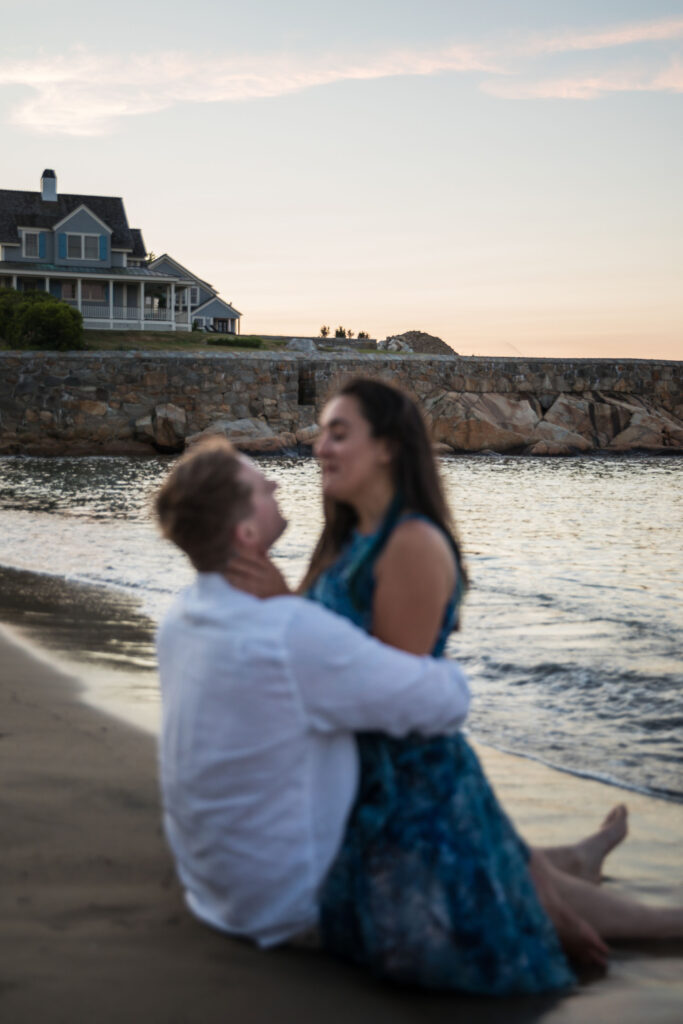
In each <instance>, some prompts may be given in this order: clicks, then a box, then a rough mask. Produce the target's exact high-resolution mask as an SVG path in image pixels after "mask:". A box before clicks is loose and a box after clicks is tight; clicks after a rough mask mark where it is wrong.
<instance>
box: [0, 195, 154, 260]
mask: <svg viewBox="0 0 683 1024" xmlns="http://www.w3.org/2000/svg"><path fill="white" fill-rule="evenodd" d="M79 206H87V207H88V209H89V210H92V212H93V213H94V214H95V216H96V217H99V219H100V220H101V221H103V222H104V223H105V224H107V225H108V227H110V228H111V231H112V236H111V244H112V246H113V247H114V248H115V249H125V250H127V251H132V250H133V244H134V243H133V236H132V234H131V230H130V228H129V227H128V219H127V217H126V211H125V209H124V206H123V199H119V198H118V196H81V195H68V194H66V193H62V194H61V195H58V196H57V199H56V200H54V201H51V202H45V201H44V200H43V198H42V195H41V193H40V192H20V191H18V190H15V189H9V188H2V189H0V242H2V243H4V244H9V245H11V244H12V243H14V244H17V243H18V242H19V241H20V239H19V233H18V231H17V228H19V227H22V228H48V229H52V228H53V227H54V225H55V224H58V223H59V222H60V221H61V220H64V218H65V217H67V216H68V215H69V214H70V213H73V212H74V210H77V209H78V207H79Z"/></svg>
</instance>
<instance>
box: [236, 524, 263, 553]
mask: <svg viewBox="0 0 683 1024" xmlns="http://www.w3.org/2000/svg"><path fill="white" fill-rule="evenodd" d="M234 539H235V546H236V547H241V548H254V547H256V545H257V544H258V531H257V529H256V527H255V526H254V524H253V523H252V521H251V519H242V520H241V521H240V522H239V523H238V524H237V525H236V527H235V533H234Z"/></svg>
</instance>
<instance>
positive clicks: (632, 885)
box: [0, 632, 683, 1024]
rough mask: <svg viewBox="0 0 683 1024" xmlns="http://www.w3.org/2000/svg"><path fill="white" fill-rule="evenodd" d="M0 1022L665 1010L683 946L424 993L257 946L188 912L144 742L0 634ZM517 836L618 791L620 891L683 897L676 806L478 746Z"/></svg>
mask: <svg viewBox="0 0 683 1024" xmlns="http://www.w3.org/2000/svg"><path fill="white" fill-rule="evenodd" d="M0 666H1V668H0V778H1V779H2V789H1V790H0V794H1V797H0V799H1V801H2V806H1V808H0V810H1V814H2V818H1V820H2V837H3V838H2V843H1V844H0V873H1V877H2V886H1V889H0V908H1V909H0V948H1V949H2V955H1V956H0V1018H1V1019H2V1020H3V1021H5V1020H6V1021H8V1022H12V1024H24V1022H26V1024H29V1022H30V1024H36V1022H41V1024H52V1022H58V1021H59V1022H62V1021H63V1022H69V1024H73V1022H80V1021H85V1020H94V1021H97V1022H98V1024H108V1022H119V1021H131V1020H132V1021H135V1022H137V1021H144V1022H145V1024H157V1022H163V1024H193V1022H197V1024H212V1022H214V1021H216V1022H217V1021H221V1022H236V1024H251V1022H253V1024H260V1022H266V1021H268V1022H273V1021H274V1022H278V1024H279V1022H284V1024H288V1022H290V1021H291V1022H295V1021H296V1022H303V1024H306V1022H309V1021H310V1022H318V1021H321V1020H324V1021H325V1022H326V1024H336V1022H342V1021H343V1022H345V1024H347V1022H348V1020H349V1018H353V1019H354V1020H356V1021H358V1022H364V1021H368V1022H373V1024H385V1022H387V1024H388V1022H390V1021H391V1022H392V1024H402V1022H408V1021H410V1022H412V1021H418V1020H419V1021H420V1022H426V1024H431V1022H436V1021H439V1022H441V1021H444V1022H446V1021H449V1022H450V1021H453V1020H460V1021H464V1022H467V1024H470V1022H473V1024H477V1022H493V1021H501V1022H502V1021H505V1022H506V1024H507V1022H511V1024H518V1022H519V1024H522V1022H536V1021H539V1022H540V1021H543V1024H565V1022H566V1024H574V1022H576V1024H578V1022H579V1021H580V1022H593V1021H596V1022H597V1021H600V1022H611V1021H618V1022H619V1024H643V1022H647V1024H660V1022H661V1024H674V1022H679V1021H680V1020H681V1019H683V981H682V980H681V977H682V976H683V943H667V944H661V945H659V946H658V945H655V944H649V945H648V944H634V945H631V946H628V947H621V948H618V949H615V950H614V953H613V956H612V960H611V965H610V969H609V973H608V975H607V977H605V978H602V979H599V980H594V981H590V982H588V983H586V984H583V985H582V986H581V987H580V988H579V989H578V990H577V992H576V993H575V994H573V995H571V996H569V997H565V998H563V999H560V1000H557V999H544V998H542V999H539V998H535V999H530V998H518V999H505V1000H493V999H481V998H471V997H462V996H455V995H431V994H425V993H421V992H417V991H414V990H399V989H396V988H391V987H388V986H386V985H383V984H380V983H378V982H376V981H375V980H373V979H372V978H371V977H369V976H367V975H365V974H364V973H363V972H361V971H359V970H356V969H355V968H352V967H349V966H346V965H344V964H340V963H337V962H335V961H333V960H332V959H330V958H328V957H327V956H326V955H324V954H322V953H314V952H307V951H303V950H295V949H281V950H277V951H273V952H269V953H267V954H265V953H261V952H259V951H258V950H256V949H253V948H252V947H250V946H249V945H247V944H244V943H240V942H237V941H233V940H231V939H229V938H226V937H224V936H223V935H221V934H219V933H216V932H212V931H210V930H209V929H207V928H205V927H203V926H202V925H200V924H198V923H197V922H195V921H194V920H193V919H192V918H191V917H190V916H189V914H188V913H187V912H186V911H185V909H184V906H183V902H182V897H181V894H180V891H179V888H178V885H177V883H176V881H175V877H174V873H173V867H172V863H171V860H170V857H169V854H168V852H167V850H166V848H165V845H164V842H163V838H162V834H161V828H160V815H159V799H158V790H157V782H156V751H155V743H154V740H153V738H152V737H151V736H150V735H149V734H147V733H144V732H142V731H137V730H136V729H134V728H132V727H130V726H128V725H126V724H124V723H123V722H122V721H120V720H119V719H115V718H110V717H108V716H107V715H105V714H104V713H102V712H100V711H97V710H95V709H93V708H92V707H89V706H87V705H86V704H85V703H84V702H83V701H82V700H80V698H79V685H78V683H77V681H75V680H74V679H73V678H70V677H68V676H66V675H64V674H63V673H62V672H60V670H59V669H58V668H57V667H56V666H55V665H54V664H53V663H52V662H51V661H50V660H49V659H46V656H45V655H44V654H42V655H41V654H39V653H38V652H36V651H32V650H30V649H28V648H27V647H26V646H24V645H22V644H19V643H17V642H16V639H15V638H14V637H12V636H11V635H10V634H9V633H6V632H0ZM480 753H481V754H482V757H483V759H484V762H485V765H486V768H487V770H488V772H489V775H490V777H491V778H492V779H493V781H494V783H495V785H496V788H497V789H498V792H499V794H500V796H501V798H502V800H503V803H504V804H505V805H506V807H507V808H508V809H509V810H510V811H511V812H512V815H513V817H514V818H515V820H516V821H517V822H518V824H519V825H520V827H521V829H522V831H523V832H524V834H525V835H526V837H527V838H529V839H531V840H532V841H534V842H544V843H559V842H564V841H566V840H567V839H569V838H571V837H573V836H577V835H578V834H580V833H584V832H586V831H588V830H589V829H591V828H593V827H594V825H595V824H596V823H597V822H598V821H600V820H601V819H602V817H603V816H604V814H605V813H606V811H607V810H608V809H609V808H610V807H611V806H612V805H613V804H614V803H615V802H617V801H619V800H622V799H624V798H625V799H626V800H627V802H628V804H629V806H630V808H631V835H630V837H629V839H628V840H627V842H626V843H625V844H624V846H623V847H622V848H621V849H620V850H619V851H617V853H616V854H615V855H613V856H612V858H610V861H609V862H608V867H609V871H610V876H611V878H612V881H610V882H608V883H607V884H610V885H614V886H617V887H618V888H619V889H620V890H622V891H627V892H631V893H634V894H639V895H642V896H645V897H647V898H648V899H650V900H652V901H655V902H658V903H667V902H673V901H676V902H681V903H683V871H682V870H681V869H682V866H683V865H682V860H683V856H682V854H681V851H682V850H683V806H682V805H679V804H671V803H665V802H662V801H658V800H653V799H650V798H647V797H641V796H639V795H636V794H627V793H624V792H623V791H621V790H618V789H614V788H612V787H608V786H604V785H602V784H599V783H595V782H591V781H585V780H582V779H577V778H575V777H574V776H571V775H568V774H565V773H561V772H555V771H552V770H550V769H548V768H545V767H543V766H542V765H540V764H537V763H535V762H532V761H528V760H525V759H523V758H518V757H512V756H509V755H505V754H500V753H497V752H496V751H492V750H490V749H487V748H482V749H481V750H480Z"/></svg>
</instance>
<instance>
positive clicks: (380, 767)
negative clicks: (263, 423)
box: [235, 380, 683, 994]
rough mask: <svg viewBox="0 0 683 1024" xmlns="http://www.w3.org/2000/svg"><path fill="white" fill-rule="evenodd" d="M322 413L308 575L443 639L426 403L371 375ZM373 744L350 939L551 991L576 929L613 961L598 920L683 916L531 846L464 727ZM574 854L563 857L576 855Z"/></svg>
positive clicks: (392, 970)
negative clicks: (319, 480)
mask: <svg viewBox="0 0 683 1024" xmlns="http://www.w3.org/2000/svg"><path fill="white" fill-rule="evenodd" d="M321 428H322V429H321V434H320V437H319V440H318V442H317V445H316V453H317V455H318V458H319V460H320V463H321V468H322V477H323V494H324V498H325V527H324V530H323V533H322V535H321V538H320V540H319V542H318V545H317V547H316V550H315V552H314V555H313V558H312V561H311V565H310V568H309V571H308V573H307V575H306V578H305V580H304V582H303V585H302V586H303V588H304V589H305V590H306V591H307V592H308V594H309V596H310V597H311V598H312V599H314V600H318V601H320V602H321V603H323V604H325V605H326V606H327V607H329V608H332V609H333V610H334V611H337V612H338V613H340V614H343V615H346V616H347V617H348V618H350V619H351V620H352V621H354V622H356V623H357V624H358V625H361V626H363V627H364V628H365V629H367V630H369V631H371V632H372V633H374V634H375V635H376V636H377V637H378V638H379V639H381V640H383V641H384V642H386V643H389V644H393V645H394V646H397V647H401V648H403V649H405V650H409V651H413V652H415V653H428V652H431V653H433V654H434V655H440V654H441V653H442V652H443V648H444V645H445V641H446V638H447V636H448V633H449V632H450V630H451V629H452V628H453V626H454V624H455V622H456V619H457V609H458V603H459V600H460V597H461V595H462V591H463V589H464V573H463V569H462V565H461V559H460V554H459V549H458V545H457V542H456V540H455V537H454V533H453V530H452V527H451V524H450V521H449V516H448V512H447V508H446V505H445V502H444V499H443V496H442V493H441V487H440V483H439V479H438V474H437V471H436V467H435V464H434V460H433V456H432V453H431V446H430V444H429V439H428V435H427V432H426V429H425V427H424V424H423V421H422V419H421V417H420V414H419V412H418V410H417V408H416V407H415V405H414V404H413V403H412V402H411V401H410V400H409V399H408V398H407V397H406V396H404V395H403V394H401V392H399V391H397V390H396V389H394V388H391V387H389V386H388V385H385V384H381V383H378V382H375V381H366V380H359V381H354V382H352V383H351V384H350V385H348V386H347V387H345V388H343V389H342V391H341V392H340V393H339V394H338V395H337V396H336V397H335V398H334V399H332V401H331V402H329V403H328V405H327V406H326V408H325V410H324V412H323V415H322V419H321ZM235 570H236V572H237V573H241V578H240V585H242V586H244V582H245V576H244V574H245V573H246V574H247V575H249V573H250V572H252V573H254V572H255V573H256V575H258V571H257V570H256V569H254V567H253V566H252V567H249V566H248V565H245V564H242V565H241V566H238V565H236V566H235ZM252 583H253V587H254V589H255V590H256V591H259V592H261V593H263V592H264V591H263V583H262V582H261V583H257V582H255V578H254V577H253V576H252ZM274 589H278V590H279V591H280V592H281V589H282V588H281V587H276V588H274ZM358 745H359V751H360V757H361V781H360V787H359V794H358V798H357V801H356V804H355V807H354V810H353V812H352V815H351V819H350V821H349V825H348V828H347V832H346V837H345V841H344V844H343V847H342V850H341V851H340V853H339V856H338V858H337V860H336V862H335V865H334V867H333V869H332V871H331V872H330V875H329V877H328V880H327V882H326V885H325V888H324V891H323V893H322V896H321V907H322V913H321V925H322V931H323V937H324V941H325V943H326V945H327V946H328V947H329V948H330V949H332V950H334V951H335V952H337V953H340V954H342V955H345V956H349V957H351V958H353V959H355V960H358V961H360V962H362V963H365V964H368V965H369V966H371V967H373V968H374V969H375V970H376V971H377V972H378V973H380V974H382V975H385V976H387V977H391V978H394V979H397V980H401V981H409V982H417V983H419V984H423V985H426V986H430V987H445V988H456V989H462V990H467V991H472V992H485V993H491V994H507V993H511V992H540V991H550V990H553V989H561V988H564V987H566V986H567V985H569V984H571V982H572V980H573V976H572V974H571V972H570V970H569V968H568V965H567V962H566V960H565V958H564V955H563V953H562V950H561V948H560V944H559V942H558V938H557V936H558V934H559V935H560V936H561V938H562V941H563V944H564V945H565V948H567V949H568V951H569V952H570V953H572V954H574V955H576V956H577V957H578V958H580V957H581V956H583V958H584V959H588V960H591V961H593V962H597V963H602V962H604V960H605V957H606V947H605V946H604V944H603V943H602V941H601V939H600V938H599V935H598V934H597V933H601V934H603V935H605V936H606V937H622V936H627V935H629V936H634V935H655V934H656V935H662V934H678V932H677V929H683V915H681V913H680V912H677V911H671V912H657V911H649V910H647V909H646V908H640V907H637V906H636V905H633V904H630V903H627V902H626V901H622V900H620V899H619V898H617V897H614V896H611V895H609V894H606V893H600V892H599V891H598V890H596V889H595V888H594V887H593V886H590V885H587V884H586V883H585V882H581V881H580V880H577V879H573V878H570V877H569V876H568V875H566V874H564V873H563V872H561V871H558V870H557V869H556V868H555V867H553V866H552V865H551V864H550V863H548V861H547V859H546V858H544V857H542V856H540V855H539V854H538V853H531V854H530V852H529V851H528V848H527V847H526V846H525V844H524V843H523V842H522V840H521V839H520V838H519V837H518V836H517V834H516V832H515V831H514V829H513V827H512V826H511V824H510V822H509V821H508V819H507V817H506V816H505V814H504V813H503V811H502V810H501V809H500V807H499V805H498V803H497V801H496V798H495V796H494V795H493V793H492V791H491V789H490V787H489V785H488V783H487V781H486V779H485V777H484V775H483V773H482V771H481V768H480V766H479V764H478V761H477V759H476V756H475V755H474V753H473V751H472V750H471V748H470V747H469V745H468V744H467V742H466V740H465V739H464V737H463V736H462V735H457V736H452V737H442V738H439V739H436V740H431V741H425V740H422V739H419V740H418V739H409V740H401V741H396V740H391V739H389V738H387V737H385V736H379V735H372V734H365V735H361V736H359V740H358ZM624 825H625V822H624V815H623V812H622V811H621V810H617V811H616V813H613V815H612V818H611V819H610V820H609V821H608V822H607V823H606V827H605V828H604V829H603V830H601V831H600V833H597V834H596V836H594V837H591V839H590V840H589V841H588V847H589V849H590V856H589V857H588V860H589V861H591V860H592V864H591V866H590V868H589V873H590V872H591V871H595V869H596V867H597V868H598V869H599V863H600V861H601V859H602V857H603V856H604V855H605V854H606V852H608V848H609V846H610V845H613V844H614V842H616V841H618V840H619V838H621V836H622V835H623V831H624ZM581 849H582V848H581V846H579V848H578V850H581ZM570 852H571V851H566V850H565V851H555V852H554V854H553V856H555V858H556V859H557V860H559V861H560V863H562V859H563V858H564V860H565V861H566V860H567V855H568V853H570ZM576 852H577V848H575V849H574V853H576ZM579 859H580V858H579ZM563 866H565V867H566V866H569V865H568V864H566V863H565V864H564V865H563ZM598 897H599V898H598ZM544 908H545V909H544ZM677 914H678V916H676V915H677ZM667 915H668V916H667ZM550 918H552V922H553V923H552V924H551V920H550ZM553 925H554V927H553ZM634 929H635V930H634Z"/></svg>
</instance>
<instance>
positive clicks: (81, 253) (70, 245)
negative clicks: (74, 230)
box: [66, 235, 100, 260]
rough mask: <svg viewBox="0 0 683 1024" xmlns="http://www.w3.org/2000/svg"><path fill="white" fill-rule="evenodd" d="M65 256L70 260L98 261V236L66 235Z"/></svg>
mask: <svg viewBox="0 0 683 1024" xmlns="http://www.w3.org/2000/svg"><path fill="white" fill-rule="evenodd" d="M66 256H67V259H70V260H98V259H99V258H100V236H99V235H67V236H66Z"/></svg>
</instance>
